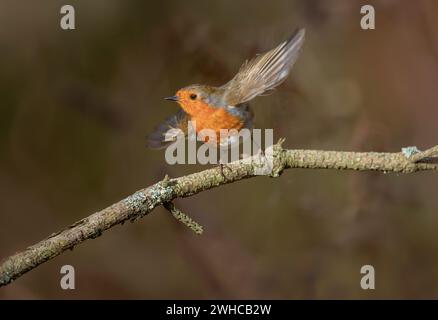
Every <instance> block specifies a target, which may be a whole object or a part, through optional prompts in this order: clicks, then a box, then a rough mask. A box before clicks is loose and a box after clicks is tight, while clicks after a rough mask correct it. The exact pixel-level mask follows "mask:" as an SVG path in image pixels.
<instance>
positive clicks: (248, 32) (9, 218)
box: [0, 0, 438, 299]
mask: <svg viewBox="0 0 438 320" xmlns="http://www.w3.org/2000/svg"><path fill="white" fill-rule="evenodd" d="M64 4H71V5H73V6H74V7H75V9H76V30H74V31H63V30H61V28H60V27H59V21H60V18H61V14H60V8H61V6H62V5H64ZM363 4H371V5H374V7H375V10H376V30H371V31H364V30H362V29H360V19H361V14H360V7H361V5H363ZM436 12H438V2H437V1H433V0H429V1H427V0H423V1H409V0H404V1H402V0H376V1H371V0H369V1H366V3H364V1H359V0H357V1H356V0H330V1H323V0H301V1H291V0H283V1H282V0H279V1H253V0H242V1H223V0H215V1H201V0H200V1H189V0H187V1H184V2H182V1H176V0H174V1H170V0H162V1H156V2H154V3H151V2H149V1H140V0H132V1H122V0H105V1H104V0H93V1H85V0H75V1H68V2H67V1H51V0H47V1H22V0H21V1H17V0H0V196H1V201H0V259H3V258H5V257H7V256H9V255H11V254H13V253H15V252H16V251H19V250H22V249H24V248H25V247H27V246H29V245H32V244H34V243H36V242H38V241H40V240H42V239H43V238H45V237H46V236H48V235H49V234H51V233H52V232H55V231H57V230H59V229H62V228H64V227H65V226H67V225H69V224H71V223H73V222H75V221H77V220H79V219H81V218H83V217H85V216H88V215H90V214H91V213H93V212H95V211H97V210H100V209H102V208H104V207H107V206H108V205H110V204H112V203H114V202H116V201H118V200H120V199H122V198H124V197H126V196H128V195H129V194H132V193H133V192H135V191H136V190H138V189H141V188H143V187H146V186H148V185H150V184H152V183H154V182H156V181H158V180H159V179H161V178H162V177H163V176H164V175H165V174H169V175H170V176H171V177H176V176H180V175H184V174H187V173H190V172H195V171H199V170H201V169H204V168H205V167H202V166H196V165H187V166H181V165H178V166H169V165H167V164H166V162H165V160H164V151H156V150H148V149H147V148H146V136H147V135H148V134H149V133H150V132H151V131H152V130H153V128H154V127H155V126H156V125H158V124H159V123H160V122H161V121H162V120H163V119H164V118H165V117H167V116H169V115H171V114H173V113H174V112H175V111H176V110H177V105H176V104H173V103H170V102H166V101H164V100H163V97H165V96H169V95H172V94H173V93H174V92H175V91H176V90H177V89H178V88H180V87H183V86H186V85H189V84H192V83H206V84H212V85H220V84H223V83H225V82H226V81H228V80H229V79H230V78H231V77H232V76H233V75H234V73H235V72H236V71H237V70H238V68H239V66H240V64H241V63H242V62H243V61H244V60H245V59H247V58H250V57H252V56H253V55H254V54H255V53H258V52H262V51H265V50H267V49H270V48H272V47H273V46H275V45H277V44H278V43H279V42H280V41H282V40H283V39H285V38H286V37H288V36H289V35H290V34H291V33H292V32H293V30H295V28H297V27H305V28H306V30H307V39H306V42H305V45H304V49H303V51H302V54H301V56H300V58H299V59H298V62H297V64H296V66H295V67H294V70H293V72H292V74H291V76H290V77H289V79H288V80H287V81H286V82H285V83H284V84H283V85H282V86H281V87H279V88H278V90H277V91H276V92H275V94H273V95H270V96H268V97H260V98H257V99H256V100H255V101H253V103H252V106H253V109H254V111H255V115H256V116H255V126H256V127H257V128H274V139H275V140H277V139H278V138H280V137H285V138H286V143H285V146H286V147H287V148H306V149H327V150H352V151H395V152H397V151H400V149H401V147H404V146H410V145H416V146H417V147H418V148H420V149H425V148H428V147H431V146H433V145H436V144H437V143H438V133H437V130H436V128H437V126H436V123H437V122H436V121H437V116H438V109H437V103H436V101H438V90H437V83H438V21H437V20H436V19H435V17H434V13H436ZM437 186H438V181H437V176H436V174H434V173H432V172H423V173H417V174H413V175H395V174H386V175H385V174H379V173H364V172H362V173H357V172H335V171H324V170H288V171H286V172H284V174H283V175H282V176H281V177H280V178H278V179H270V178H268V177H259V178H256V179H251V180H247V181H241V182H238V183H235V184H231V185H227V186H223V187H220V188H217V189H213V190H211V191H207V192H203V193H201V194H199V195H196V196H194V197H191V198H187V199H181V200H178V201H177V202H176V204H177V205H178V206H179V207H180V208H181V209H183V210H184V211H185V212H186V213H189V214H190V215H191V216H192V217H194V218H195V219H196V220H197V221H198V222H200V223H201V224H202V225H203V226H204V228H205V233H204V235H202V236H201V237H199V236H196V235H194V234H193V233H192V232H191V231H190V230H189V229H187V228H185V227H182V226H181V225H180V224H179V223H178V222H177V221H175V220H174V219H173V218H172V217H170V214H169V213H168V212H167V211H165V210H164V209H162V208H157V209H156V210H154V211H153V212H152V213H151V214H150V215H149V216H146V217H145V218H144V219H142V220H140V221H138V222H137V223H132V224H131V223H128V224H125V225H124V226H123V227H120V226H118V227H115V228H113V229H111V230H110V231H108V232H106V233H104V235H103V236H102V237H100V238H98V239H96V240H89V241H86V242H85V243H83V244H82V245H80V246H78V247H76V248H75V250H74V251H69V252H66V253H64V254H62V255H61V256H59V257H57V258H55V259H53V260H51V261H50V262H48V263H45V264H43V265H41V266H40V267H38V268H37V269H35V270H34V271H32V272H30V273H28V274H26V275H25V276H23V277H22V278H20V279H18V280H17V281H16V282H14V283H13V284H11V285H9V286H7V287H4V288H0V298H1V299H10V298H38V299H42V298H61V299H78V298H103V299H105V298H120V299H128V298H133V299H136V298H141V299H148V298H155V299H160V298H163V299H164V298H184V299H190V298H203V299H204V298H261V299H265V298H279V299H295V298H311V299H318V298H438V233H437V232H436V229H437V228H436V227H437V226H438V210H437V209H438V197H436V190H437ZM64 264H70V265H73V266H74V267H75V270H76V290H72V291H63V290H61V288H60V286H59V281H60V278H61V275H60V273H59V272H60V268H61V266H62V265H64ZM365 264H371V265H373V266H374V267H375V270H376V290H374V291H370V290H369V291H364V290H362V289H361V288H360V285H359V284H360V279H361V274H360V268H361V266H362V265H365Z"/></svg>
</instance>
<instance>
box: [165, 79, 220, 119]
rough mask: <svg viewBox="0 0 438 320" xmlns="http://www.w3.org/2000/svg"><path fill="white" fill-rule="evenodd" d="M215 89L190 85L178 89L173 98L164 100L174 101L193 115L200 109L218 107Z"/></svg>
mask: <svg viewBox="0 0 438 320" xmlns="http://www.w3.org/2000/svg"><path fill="white" fill-rule="evenodd" d="M216 91H217V88H215V87H210V86H205V85H191V86H188V87H184V88H181V89H179V90H178V91H177V92H176V94H175V95H174V96H171V97H167V98H164V99H166V100H171V101H176V102H178V103H179V105H180V106H181V107H182V108H183V109H184V111H185V112H187V113H188V114H190V115H195V114H196V113H198V112H199V111H200V110H202V108H205V107H215V106H218V105H217V104H216V103H215V102H216V100H217V98H216V96H217V92H216Z"/></svg>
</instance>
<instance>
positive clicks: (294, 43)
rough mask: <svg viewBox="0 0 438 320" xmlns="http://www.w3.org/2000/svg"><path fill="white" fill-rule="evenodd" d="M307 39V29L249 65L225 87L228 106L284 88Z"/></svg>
mask: <svg viewBox="0 0 438 320" xmlns="http://www.w3.org/2000/svg"><path fill="white" fill-rule="evenodd" d="M304 35H305V31H304V29H300V30H297V31H296V32H295V33H294V34H293V36H291V37H290V38H289V39H288V40H286V41H284V42H282V43H281V44H280V45H278V46H277V47H276V48H274V49H272V50H270V51H268V52H266V53H263V54H259V55H257V56H256V57H255V58H253V59H252V60H250V61H246V62H245V63H244V64H243V65H242V66H241V67H240V70H239V72H238V73H237V74H236V76H235V77H234V78H233V79H232V80H231V81H229V82H228V83H226V84H225V85H224V86H223V88H224V89H225V90H226V93H225V99H226V101H227V103H228V104H229V105H238V104H240V103H243V102H246V101H249V100H251V99H253V98H254V97H256V96H258V95H261V94H263V93H265V92H267V91H269V90H272V89H274V88H275V87H276V86H278V85H280V84H281V83H282V82H283V81H284V80H285V79H286V77H287V76H288V74H289V71H290V70H291V68H292V66H293V65H294V63H295V61H296V60H297V58H298V55H299V52H300V49H301V47H302V45H303V42H304Z"/></svg>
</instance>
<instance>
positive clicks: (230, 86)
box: [148, 29, 305, 148]
mask: <svg viewBox="0 0 438 320" xmlns="http://www.w3.org/2000/svg"><path fill="white" fill-rule="evenodd" d="M304 35H305V31H304V29H300V30H297V31H296V32H295V33H294V34H293V35H292V36H291V37H290V38H289V39H288V40H286V41H284V42H282V43H281V44H279V45H278V46H277V47H275V48H274V49H272V50H270V51H267V52H265V53H263V54H259V55H256V56H255V57H254V58H253V59H251V60H249V61H248V60H247V61H246V62H245V63H244V64H243V65H242V66H241V67H240V69H239V72H238V73H237V74H236V75H235V76H234V78H233V79H231V80H230V81H229V82H227V83H226V84H224V85H222V86H220V87H214V86H209V85H199V84H195V85H190V86H188V87H184V88H182V89H179V90H178V91H177V92H176V94H175V95H174V96H171V97H167V98H165V99H166V100H171V101H176V102H177V103H178V104H179V105H180V106H181V109H180V110H179V111H178V112H177V113H176V114H175V115H174V116H172V117H169V118H168V119H166V120H165V121H164V122H163V123H162V124H161V125H160V126H159V127H158V128H157V129H156V130H155V131H154V132H153V133H152V134H151V135H150V136H149V141H148V145H149V147H151V148H162V147H166V146H167V145H168V144H170V143H172V142H173V141H175V140H176V137H177V134H178V133H181V131H182V132H183V133H184V134H185V135H186V136H187V132H188V130H187V127H188V126H187V124H188V121H192V122H194V123H195V124H196V127H195V130H196V132H197V133H199V132H200V131H201V130H203V129H210V130H213V131H214V132H216V135H217V138H216V139H211V140H210V141H207V140H205V141H204V142H209V143H215V144H217V145H221V146H222V145H224V144H225V145H226V144H228V143H229V142H230V139H231V137H229V136H228V137H227V136H225V137H224V136H223V135H222V136H221V135H220V131H221V129H228V130H231V129H235V130H237V131H239V130H241V129H243V128H248V129H251V128H252V125H253V123H252V122H253V112H252V111H251V108H250V106H249V103H248V102H249V101H250V100H252V99H253V98H255V97H256V96H259V95H263V94H266V93H268V92H270V91H272V90H273V89H274V88H275V87H277V86H278V85H280V84H281V83H282V82H283V81H284V80H285V79H286V78H287V76H288V75H289V72H290V70H291V68H292V66H293V65H294V63H295V61H296V60H297V58H298V55H299V52H300V49H301V47H302V45H303V42H304ZM234 132H235V131H234ZM212 140H213V141H212Z"/></svg>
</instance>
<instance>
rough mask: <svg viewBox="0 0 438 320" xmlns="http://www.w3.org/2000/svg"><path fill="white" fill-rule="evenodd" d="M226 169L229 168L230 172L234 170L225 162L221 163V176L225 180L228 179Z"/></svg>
mask: <svg viewBox="0 0 438 320" xmlns="http://www.w3.org/2000/svg"><path fill="white" fill-rule="evenodd" d="M224 169H227V170H228V171H230V173H232V172H233V169H231V168H230V167H229V166H227V165H226V164H225V163H219V170H220V173H221V176H222V177H223V178H224V180H227V177H226V176H225V173H224Z"/></svg>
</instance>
